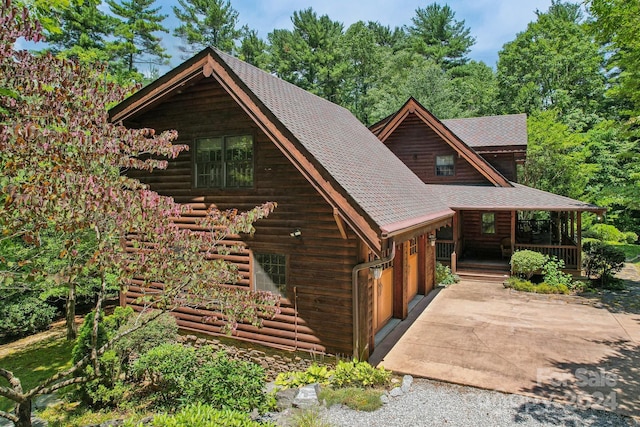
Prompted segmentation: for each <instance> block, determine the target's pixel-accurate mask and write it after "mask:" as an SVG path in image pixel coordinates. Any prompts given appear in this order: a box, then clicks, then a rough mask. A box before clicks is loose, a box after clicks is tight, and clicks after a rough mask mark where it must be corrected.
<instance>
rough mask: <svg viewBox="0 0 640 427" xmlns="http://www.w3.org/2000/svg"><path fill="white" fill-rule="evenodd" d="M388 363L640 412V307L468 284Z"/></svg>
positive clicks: (448, 292)
mask: <svg viewBox="0 0 640 427" xmlns="http://www.w3.org/2000/svg"><path fill="white" fill-rule="evenodd" d="M638 285H640V283H638ZM374 355H375V353H374ZM380 365H382V366H384V367H385V368H387V369H391V370H393V371H395V372H398V373H404V374H411V375H414V376H417V377H425V378H431V379H437V380H442V381H448V382H452V383H458V384H465V385H471V386H475V387H480V388H486V389H493V390H499V391H504V392H508V393H516V394H524V395H529V396H534V397H538V398H544V399H551V400H553V401H558V402H562V403H571V404H575V405H579V406H580V407H582V408H584V409H589V408H596V409H607V410H615V411H616V412H619V413H623V414H628V415H634V416H639V415H640V314H638V313H637V312H635V313H633V312H624V311H623V312H617V313H616V312H613V310H610V309H608V308H607V307H606V306H604V305H602V304H600V303H594V301H593V300H587V299H585V298H581V297H572V296H547V295H536V294H528V293H522V292H516V291H512V290H510V289H505V288H504V287H503V286H502V285H501V284H499V283H482V282H471V281H468V282H465V281H463V282H461V283H458V284H456V285H453V286H450V287H448V288H446V289H443V290H441V291H440V292H439V293H438V294H437V295H436V296H435V298H434V299H433V301H431V302H430V304H429V305H428V306H427V307H426V308H425V309H424V311H422V313H421V314H419V316H418V317H417V318H416V319H415V320H414V322H413V324H412V325H411V326H410V327H409V329H408V330H407V331H406V332H405V333H404V335H403V336H402V337H401V338H400V339H399V340H398V341H397V343H396V344H395V345H394V346H393V347H392V348H391V349H390V351H389V352H388V353H387V354H386V355H384V356H383V359H382V361H381V362H380Z"/></svg>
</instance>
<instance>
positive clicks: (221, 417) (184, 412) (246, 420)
mask: <svg viewBox="0 0 640 427" xmlns="http://www.w3.org/2000/svg"><path fill="white" fill-rule="evenodd" d="M151 425H152V426H154V427H275V424H273V423H259V422H257V421H253V420H252V419H251V417H250V416H249V414H247V413H243V412H240V411H233V410H229V409H223V410H220V409H216V408H214V407H212V406H210V405H203V404H201V403H196V404H193V405H189V406H187V407H185V408H182V409H181V410H180V411H178V412H177V413H175V414H173V415H168V414H165V415H156V416H155V417H154V418H153V421H152V422H151Z"/></svg>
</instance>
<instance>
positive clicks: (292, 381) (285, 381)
mask: <svg viewBox="0 0 640 427" xmlns="http://www.w3.org/2000/svg"><path fill="white" fill-rule="evenodd" d="M332 374H333V371H332V370H329V369H328V368H327V367H326V366H324V365H322V366H319V365H316V364H315V363H314V364H313V365H311V366H309V367H308V368H307V370H306V371H293V372H281V373H279V374H278V376H277V377H276V380H275V384H276V385H278V386H282V387H283V388H290V387H299V386H303V385H307V384H315V383H318V384H323V385H328V384H329V383H330V381H331V375H332Z"/></svg>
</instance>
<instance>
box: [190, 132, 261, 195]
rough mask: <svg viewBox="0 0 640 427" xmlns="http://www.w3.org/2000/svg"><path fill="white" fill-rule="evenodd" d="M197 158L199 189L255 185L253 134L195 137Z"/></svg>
mask: <svg viewBox="0 0 640 427" xmlns="http://www.w3.org/2000/svg"><path fill="white" fill-rule="evenodd" d="M195 158H196V162H195V167H194V170H195V186H196V188H246V187H253V137H252V136H251V135H239V136H222V137H217V138H200V139H196V141H195Z"/></svg>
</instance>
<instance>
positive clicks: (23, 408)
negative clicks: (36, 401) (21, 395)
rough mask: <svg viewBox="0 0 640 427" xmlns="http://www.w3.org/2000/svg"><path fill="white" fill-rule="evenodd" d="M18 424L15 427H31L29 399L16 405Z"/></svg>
mask: <svg viewBox="0 0 640 427" xmlns="http://www.w3.org/2000/svg"><path fill="white" fill-rule="evenodd" d="M16 416H17V417H18V422H17V423H15V427H31V399H27V400H25V401H24V402H22V403H17V404H16Z"/></svg>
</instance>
